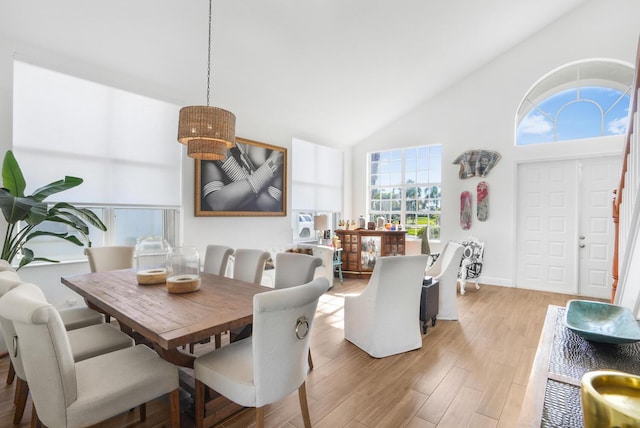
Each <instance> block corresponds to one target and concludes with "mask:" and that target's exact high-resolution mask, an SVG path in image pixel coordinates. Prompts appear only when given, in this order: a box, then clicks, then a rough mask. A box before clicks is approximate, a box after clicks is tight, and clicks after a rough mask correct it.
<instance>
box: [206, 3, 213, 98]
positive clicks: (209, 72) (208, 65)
mask: <svg viewBox="0 0 640 428" xmlns="http://www.w3.org/2000/svg"><path fill="white" fill-rule="evenodd" d="M211 1H212V0H209V46H208V48H207V107H209V82H210V80H211Z"/></svg>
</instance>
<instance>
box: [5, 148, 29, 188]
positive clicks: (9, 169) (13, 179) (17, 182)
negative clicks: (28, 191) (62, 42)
mask: <svg viewBox="0 0 640 428" xmlns="http://www.w3.org/2000/svg"><path fill="white" fill-rule="evenodd" d="M2 187H4V188H5V189H7V191H8V192H9V193H10V194H12V195H13V196H19V197H23V196H24V189H25V188H26V187H27V183H26V182H25V180H24V176H23V175H22V171H21V170H20V165H18V161H17V160H16V158H15V156H14V155H13V152H12V151H11V150H7V153H6V154H5V155H4V161H3V162H2Z"/></svg>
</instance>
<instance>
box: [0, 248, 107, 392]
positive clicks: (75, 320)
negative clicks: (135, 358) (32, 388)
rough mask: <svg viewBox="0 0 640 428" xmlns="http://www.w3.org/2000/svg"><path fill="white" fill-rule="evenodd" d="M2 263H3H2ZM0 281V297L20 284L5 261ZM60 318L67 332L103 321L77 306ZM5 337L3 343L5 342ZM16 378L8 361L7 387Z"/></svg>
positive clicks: (91, 312) (64, 311)
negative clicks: (0, 282)
mask: <svg viewBox="0 0 640 428" xmlns="http://www.w3.org/2000/svg"><path fill="white" fill-rule="evenodd" d="M2 262H4V263H2ZM0 281H4V283H2V284H0V297H2V296H3V295H4V293H5V292H6V291H8V290H9V289H10V288H13V287H12V286H15V285H18V284H20V283H21V282H22V280H21V279H20V276H19V275H18V273H17V272H16V271H15V270H14V269H13V266H11V264H9V263H7V262H6V261H5V260H0ZM59 312H60V318H62V323H63V324H64V327H65V328H66V330H67V331H71V330H75V329H78V328H82V327H88V326H90V325H96V324H102V323H104V321H105V318H104V315H103V314H101V313H100V312H98V311H94V310H93V309H89V308H88V307H86V306H78V307H72V308H64V309H60V310H59ZM7 340H8V339H7V337H6V336H5V342H6V341H7ZM15 376H16V372H15V368H14V367H13V362H12V361H9V369H8V370H7V380H6V382H7V385H10V384H12V383H13V381H14V379H15Z"/></svg>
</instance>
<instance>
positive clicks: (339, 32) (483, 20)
mask: <svg viewBox="0 0 640 428" xmlns="http://www.w3.org/2000/svg"><path fill="white" fill-rule="evenodd" d="M583 1H584V0H536V1H531V0H448V1H442V0H438V1H436V0H396V1H391V0H387V1H383V0H313V1H312V0H215V1H214V4H213V14H214V19H213V38H214V41H213V52H212V55H213V58H212V69H213V70H212V73H213V74H212V101H211V104H212V105H216V106H219V107H223V108H227V109H229V110H231V111H233V112H234V113H235V114H236V115H237V116H238V117H237V121H238V128H239V129H240V130H242V129H248V128H249V127H250V125H249V124H250V123H256V124H259V123H270V124H281V125H282V126H283V127H285V128H287V132H290V133H291V135H293V136H296V137H299V138H303V139H306V140H309V141H314V142H317V143H323V144H331V145H335V144H345V145H350V144H355V143H357V142H359V141H361V140H362V139H363V138H365V137H367V136H368V135H370V134H372V133H374V132H375V131H377V130H378V129H380V128H382V127H384V126H385V125H386V124H388V123H390V122H391V121H393V120H394V119H396V118H398V117H400V116H402V115H403V114H405V113H407V112H409V111H410V110H412V109H413V108H414V107H415V106H417V105H419V104H420V103H421V102H423V101H424V100H425V99H427V98H429V97H430V96H432V95H434V94H435V93H437V92H439V91H441V90H443V89H444V88H446V87H447V86H449V85H451V84H452V83H453V82H455V81H456V80H457V79H460V78H462V77H464V76H465V75H468V74H469V73H472V72H473V71H474V70H475V69H477V68H478V67H481V66H482V65H484V64H486V63H488V62H489V61H491V60H492V59H493V58H495V57H496V56H497V55H499V54H501V53H502V52H505V51H506V50H508V49H510V48H512V47H514V46H515V45H516V44H518V43H519V42H521V41H522V40H524V39H526V38H527V37H529V36H530V35H531V34H533V33H535V32H536V31H538V30H540V29H542V28H543V27H545V26H546V25H548V24H549V23H551V22H552V21H554V20H556V19H557V18H558V17H560V16H561V15H563V14H565V13H567V12H568V11H570V10H571V9H573V8H575V7H576V6H578V5H579V4H580V3H582V2H583ZM207 13H208V2H207V1H206V0H109V1H101V2H97V1H87V0H56V1H50V0H20V1H16V0H0V34H5V35H6V36H8V37H9V38H11V39H15V40H17V41H19V42H20V43H24V44H25V45H28V46H32V47H35V48H37V49H38V50H39V49H42V50H46V51H53V52H55V53H56V54H59V55H62V56H63V57H66V58H72V59H74V60H77V61H82V62H85V63H88V64H92V65H96V66H98V67H104V68H106V69H108V70H111V71H113V72H116V73H117V74H123V75H126V76H130V77H131V78H133V79H140V80H144V81H145V82H149V83H150V84H152V85H154V86H157V87H161V88H164V89H165V90H166V93H167V94H171V95H169V96H170V97H171V98H172V100H173V101H175V102H178V103H183V104H204V103H205V102H206V58H207V56H206V55H207V19H208V18H207ZM240 135H242V134H241V133H240Z"/></svg>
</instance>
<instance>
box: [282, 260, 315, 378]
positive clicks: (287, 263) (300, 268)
mask: <svg viewBox="0 0 640 428" xmlns="http://www.w3.org/2000/svg"><path fill="white" fill-rule="evenodd" d="M321 265H322V259H321V258H320V257H313V256H310V255H308V254H300V253H278V254H276V275H275V280H274V288H276V289H282V288H289V287H296V286H298V285H301V284H306V283H308V282H311V281H312V280H313V277H314V275H315V273H316V268H317V267H318V266H321ZM309 368H310V369H311V370H313V358H312V357H311V349H309Z"/></svg>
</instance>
